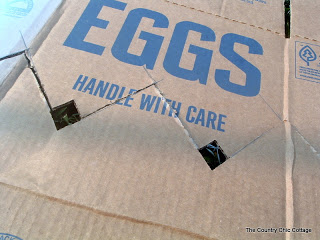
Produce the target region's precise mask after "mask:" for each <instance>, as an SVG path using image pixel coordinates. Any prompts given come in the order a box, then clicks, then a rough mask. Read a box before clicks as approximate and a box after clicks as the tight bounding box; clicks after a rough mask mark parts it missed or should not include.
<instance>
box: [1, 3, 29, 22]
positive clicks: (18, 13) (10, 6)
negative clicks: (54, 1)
mask: <svg viewBox="0 0 320 240" xmlns="http://www.w3.org/2000/svg"><path fill="white" fill-rule="evenodd" d="M32 8H33V0H0V14H3V15H7V16H10V17H16V18H21V17H24V16H27V15H28V14H29V13H30V12H31V10H32Z"/></svg>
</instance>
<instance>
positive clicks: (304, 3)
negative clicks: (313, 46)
mask: <svg viewBox="0 0 320 240" xmlns="http://www.w3.org/2000/svg"><path fill="white" fill-rule="evenodd" d="M319 10H320V8H319V5H318V4H316V3H315V2H314V1H311V0H291V13H292V15H291V22H292V25H291V26H292V27H291V34H292V36H294V37H297V36H298V37H299V38H300V39H301V40H303V38H308V39H309V40H312V39H313V40H316V41H318V42H319V41H320V35H319V31H318V30H317V26H318V25H319V23H320V17H319Z"/></svg>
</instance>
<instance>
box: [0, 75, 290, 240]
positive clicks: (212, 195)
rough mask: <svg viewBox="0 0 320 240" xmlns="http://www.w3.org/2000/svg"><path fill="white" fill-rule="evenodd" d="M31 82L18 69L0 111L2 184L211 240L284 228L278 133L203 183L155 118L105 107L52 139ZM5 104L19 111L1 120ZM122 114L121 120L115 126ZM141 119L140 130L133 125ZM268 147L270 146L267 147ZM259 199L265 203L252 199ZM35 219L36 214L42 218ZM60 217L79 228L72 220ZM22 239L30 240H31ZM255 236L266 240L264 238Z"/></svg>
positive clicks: (182, 145) (168, 124) (198, 166)
mask: <svg viewBox="0 0 320 240" xmlns="http://www.w3.org/2000/svg"><path fill="white" fill-rule="evenodd" d="M32 81H33V79H32V77H31V74H30V73H29V70H26V71H25V72H24V73H23V75H21V77H20V78H19V79H18V80H17V82H16V84H15V85H14V87H13V88H12V89H11V91H10V92H9V93H8V94H7V96H6V98H5V99H4V100H3V101H2V102H1V105H0V108H1V111H0V112H1V115H2V116H1V119H3V122H4V124H5V125H4V127H3V128H2V134H1V135H2V136H3V139H4V141H3V142H2V150H1V152H2V153H4V154H3V157H2V163H3V166H4V167H3V168H1V169H2V171H1V175H0V181H1V182H2V183H5V184H7V185H13V186H17V187H19V188H22V189H28V190H29V191H32V192H35V193H37V194H40V195H45V196H47V197H49V198H52V197H53V198H56V199H60V201H62V202H63V201H68V202H71V203H74V204H76V205H81V206H86V207H88V208H94V209H96V210H97V211H101V212H108V213H112V214H115V215H121V216H126V217H129V218H134V219H138V220H141V221H142V220H144V221H151V222H155V223H157V224H161V225H168V226H171V227H173V228H179V229H183V230H187V231H189V232H191V233H194V234H199V235H204V236H206V237H211V238H216V237H218V238H219V239H221V238H222V239H234V238H235V237H237V238H238V237H239V238H240V239H250V238H252V239H255V235H251V236H250V235H248V233H246V231H245V228H246V227H247V226H250V225H251V224H253V222H255V223H256V224H258V225H256V226H257V227H258V226H262V225H263V226H268V225H269V224H270V222H272V223H273V224H274V225H276V226H282V225H283V224H284V222H283V216H284V215H283V214H279V213H280V212H281V211H283V210H284V206H283V204H284V202H283V197H284V195H283V193H284V182H283V181H281V179H283V171H284V168H283V167H284V165H283V164H284V162H283V161H279V159H283V158H284V145H283V144H284V133H283V128H282V127H277V128H275V129H274V130H272V131H270V132H268V133H266V134H265V135H264V136H262V137H261V138H259V139H258V140H256V143H255V144H252V145H250V146H248V147H247V149H246V150H245V151H242V152H240V153H239V154H238V155H236V156H235V157H234V158H232V159H229V160H228V162H226V163H224V164H223V165H222V166H221V167H219V168H218V169H216V170H215V174H214V175H212V172H211V171H210V169H209V168H208V167H207V165H206V163H205V162H204V161H203V160H202V158H201V156H200V154H199V153H198V151H197V150H196V149H194V148H193V146H192V145H191V144H190V143H189V141H188V139H187V138H186V137H185V136H184V132H183V131H182V129H181V127H177V124H176V123H175V122H174V120H173V119H172V118H167V117H165V116H164V117H163V118H161V117H160V118H159V117H155V118H152V116H153V115H152V114H150V113H145V114H141V113H140V112H138V110H134V109H130V110H129V111H128V110H124V109H123V108H122V107H121V106H113V107H110V108H109V109H107V110H105V111H102V112H100V113H98V114H96V115H93V116H91V117H88V118H87V119H85V120H83V121H81V122H79V123H78V124H76V125H72V126H70V127H68V128H65V129H63V130H60V131H56V130H55V129H54V126H53V123H52V122H51V121H49V119H48V118H49V115H48V113H47V112H46V111H44V108H46V107H45V104H44V103H43V102H42V100H41V98H40V97H39V95H38V94H37V91H38V90H37V88H36V84H35V83H34V81H33V82H32ZM32 86H33V87H32ZM14 102H15V103H19V106H20V107H19V108H12V110H11V112H10V111H8V110H7V108H10V105H11V104H12V103H14ZM30 104H32V106H30ZM122 109H123V110H122ZM30 110H31V111H30ZM124 111H125V112H126V115H127V116H128V117H126V118H120V116H121V115H123V112H124ZM8 112H9V113H10V114H8ZM5 113H7V114H5ZM138 113H139V114H138ZM146 114H149V116H148V117H145V118H143V115H146ZM150 115H151V116H150ZM27 116H29V118H28V117H27ZM143 119H145V121H147V122H149V123H147V122H146V123H145V124H141V122H143V121H144V120H143ZM35 123H36V124H35ZM99 123H100V124H99ZM102 123H103V124H102ZM27 125H30V126H29V127H28V128H26V127H25V126H27ZM115 125H120V126H121V127H120V126H119V127H115ZM39 126H40V127H39ZM41 126H42V127H41ZM44 126H45V129H46V130H45V131H44V130H41V129H42V128H43V127H44ZM149 127H152V130H150V129H148V128H149ZM168 128H169V129H168ZM119 129H122V131H119ZM157 129H158V130H157ZM166 129H168V130H169V131H168V130H166ZM13 132H14V133H15V134H12V133H13ZM39 133H41V135H39ZM34 134H36V136H41V137H35V136H34ZM150 134H151V135H150ZM153 134H154V136H152V135H153ZM168 134H171V136H170V135H168ZM281 136H282V137H281ZM142 139H144V140H142ZM270 141H273V142H274V144H273V145H270V144H267V143H269V142H270ZM17 142H19V145H17V144H16V143H17ZM118 145H120V146H121V148H120V149H121V150H119V147H118ZM256 148H258V149H259V151H260V154H259V155H258V156H257V155H256ZM164 149H166V150H165V151H164ZM32 151H34V152H32ZM119 151H121V152H119ZM13 152H19V153H20V154H19V155H18V154H12V153H13ZM24 153H27V154H28V155H27V156H28V158H26V155H25V154H24ZM279 154H281V155H282V157H281V155H279ZM271 159H274V160H271ZM231 176H232V177H231ZM260 192H265V193H266V195H267V196H269V198H263V199H261V197H260ZM58 202H59V201H58ZM21 204H22V203H21ZM17 208H21V207H20V205H19V204H18V206H17ZM59 208H60V207H59ZM61 208H62V207H61ZM44 209H46V208H44ZM62 209H64V208H62ZM19 211H22V210H21V209H20V210H19ZM39 211H40V212H43V211H44V214H46V211H47V210H39ZM61 211H64V210H61ZM68 218H71V219H77V221H76V222H78V219H79V218H80V219H81V217H80V216H79V215H78V214H76V213H72V214H71V216H68ZM253 219H254V220H253ZM38 221H40V222H41V221H42V220H41V219H39V220H38ZM80 222H81V221H80ZM52 224H54V223H52ZM36 226H37V225H35V227H36ZM59 226H60V225H59ZM60 227H61V226H60ZM63 227H64V226H63ZM65 227H66V228H67V230H66V231H67V232H68V231H71V229H69V230H68V225H67V226H65ZM3 229H4V232H12V233H15V231H13V229H11V228H9V229H8V228H3ZM31 230H32V231H31ZM31 230H30V231H31V232H32V233H33V231H34V232H35V233H34V234H35V236H36V239H37V238H38V236H41V235H37V234H41V233H37V230H36V229H35V230H33V228H32V227H31ZM48 231H49V230H48ZM61 231H62V230H61ZM120 232H121V231H120ZM47 234H54V233H52V232H51V231H49V232H48V233H47ZM70 234H71V233H70ZM72 234H81V233H76V232H73V233H72ZM124 234H125V233H124ZM129 234H130V233H129ZM155 234H156V235H157V233H155ZM48 236H49V235H48ZM81 236H83V235H81ZM162 237H163V238H161V239H166V237H165V235H163V236H162ZM259 237H260V239H268V234H265V235H263V234H262V235H260V236H259ZM39 238H41V237H39ZM83 238H84V239H87V238H86V237H83ZM282 238H283V236H282V235H281V234H280V235H277V236H276V239H282ZM101 239H103V237H101ZM115 239H117V238H115ZM139 239H140V238H139ZM142 239H143V238H142ZM173 239H174V238H173ZM182 239H184V238H182ZM195 239H197V238H195Z"/></svg>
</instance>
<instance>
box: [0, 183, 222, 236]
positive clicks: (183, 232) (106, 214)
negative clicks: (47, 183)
mask: <svg viewBox="0 0 320 240" xmlns="http://www.w3.org/2000/svg"><path fill="white" fill-rule="evenodd" d="M0 186H2V187H6V188H9V189H12V190H15V191H17V192H23V193H26V194H29V195H32V196H34V197H36V198H41V199H44V200H47V201H49V202H54V203H57V204H60V205H65V206H68V207H71V208H77V209H80V210H84V211H88V212H91V213H94V214H97V215H100V216H104V217H109V218H114V219H117V220H120V221H121V220H122V221H128V222H131V223H134V224H140V225H145V226H151V227H155V228H162V229H164V230H167V231H171V232H173V233H177V234H181V235H184V236H188V237H192V238H194V239H199V240H217V239H216V238H210V237H207V236H204V235H201V234H198V233H194V232H191V231H188V230H185V229H182V228H177V227H173V226H170V225H165V224H161V223H157V222H152V221H148V220H141V219H137V218H134V217H129V216H125V215H120V214H115V213H110V212H107V211H103V210H100V209H97V208H94V207H90V206H86V205H83V204H80V203H76V202H71V201H68V200H65V199H62V198H57V197H53V196H49V195H46V194H44V193H40V192H35V191H32V190H30V189H26V188H23V187H18V186H14V185H11V184H8V183H4V182H0Z"/></svg>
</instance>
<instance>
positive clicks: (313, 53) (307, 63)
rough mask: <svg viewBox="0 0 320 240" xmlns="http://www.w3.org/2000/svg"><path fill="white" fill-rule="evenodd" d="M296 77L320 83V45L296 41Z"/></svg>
mask: <svg viewBox="0 0 320 240" xmlns="http://www.w3.org/2000/svg"><path fill="white" fill-rule="evenodd" d="M295 47H296V49H295V51H296V53H295V71H296V73H295V77H296V78H297V79H302V80H306V81H311V82H316V83H320V46H319V45H314V44H309V43H304V42H298V41H296V46H295Z"/></svg>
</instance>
